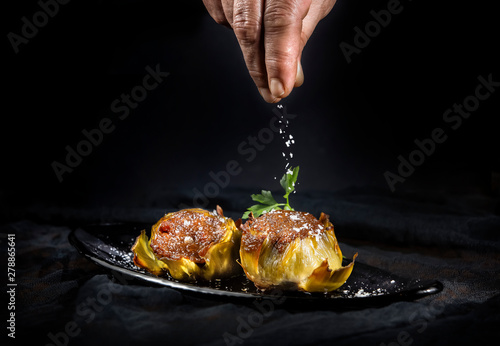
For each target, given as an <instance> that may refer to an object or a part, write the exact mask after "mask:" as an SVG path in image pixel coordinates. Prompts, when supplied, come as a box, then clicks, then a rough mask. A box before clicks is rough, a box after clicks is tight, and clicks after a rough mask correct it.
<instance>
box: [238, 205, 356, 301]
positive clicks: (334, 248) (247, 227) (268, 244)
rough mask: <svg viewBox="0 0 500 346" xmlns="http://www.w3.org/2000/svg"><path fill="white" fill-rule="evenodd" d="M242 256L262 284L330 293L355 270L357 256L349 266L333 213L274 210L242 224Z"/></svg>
mask: <svg viewBox="0 0 500 346" xmlns="http://www.w3.org/2000/svg"><path fill="white" fill-rule="evenodd" d="M239 227H240V229H241V230H242V238H241V246H240V258H241V266H242V267H243V270H244V271H245V274H246V276H247V277H248V278H249V279H250V280H251V281H253V282H254V284H255V285H256V286H257V288H259V289H262V290H265V289H267V288H271V287H281V288H283V289H298V290H301V291H305V292H329V291H332V290H335V289H337V288H339V287H340V286H342V285H343V284H344V283H345V281H346V280H347V278H348V277H349V276H350V275H351V272H352V269H353V265H354V259H355V258H356V256H357V254H356V255H355V256H354V259H353V261H352V262H351V263H350V264H349V265H347V266H345V267H343V266H342V252H341V251H340V247H339V245H338V242H337V238H336V237H335V233H334V230H333V225H332V224H331V223H330V221H329V220H328V215H326V214H324V213H321V216H320V218H319V220H318V219H316V218H315V217H314V216H313V215H311V214H309V213H305V212H299V211H294V210H273V211H270V212H267V213H265V214H263V215H261V216H260V217H258V218H254V217H253V215H252V214H251V215H250V219H249V220H248V221H247V222H246V223H245V224H240V225H239Z"/></svg>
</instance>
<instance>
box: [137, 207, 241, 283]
mask: <svg viewBox="0 0 500 346" xmlns="http://www.w3.org/2000/svg"><path fill="white" fill-rule="evenodd" d="M240 239H241V232H240V230H238V228H237V227H236V225H235V224H234V221H233V220H232V219H230V218H227V217H224V215H223V212H222V209H221V208H220V207H219V206H217V211H216V212H209V211H207V210H203V209H199V208H193V209H183V210H180V211H177V212H173V213H169V214H167V215H165V216H164V217H162V218H161V219H160V220H159V221H158V222H157V223H156V224H155V225H154V226H153V227H152V228H151V239H150V240H148V237H147V235H146V232H145V231H144V230H143V231H142V232H141V235H140V236H139V237H138V238H137V240H136V242H135V244H134V245H133V247H132V251H133V253H134V263H135V265H137V266H138V267H141V268H144V269H146V270H147V271H149V272H151V273H153V274H155V275H161V274H163V273H165V272H166V271H168V272H169V273H170V275H171V276H172V277H173V278H174V279H177V280H181V281H193V280H201V279H203V280H212V279H219V278H224V277H229V276H232V275H235V274H237V273H239V272H241V268H240V266H239V265H238V263H237V259H238V251H239V247H240Z"/></svg>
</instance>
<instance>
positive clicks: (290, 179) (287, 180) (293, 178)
mask: <svg viewBox="0 0 500 346" xmlns="http://www.w3.org/2000/svg"><path fill="white" fill-rule="evenodd" d="M298 176H299V167H298V166H297V167H295V168H293V169H289V170H288V171H287V172H286V173H285V175H283V177H282V178H281V180H280V184H281V187H282V188H283V189H284V190H285V195H284V196H283V197H285V198H287V199H288V196H289V195H290V193H291V192H293V190H295V183H296V182H297V177H298ZM287 204H288V203H287Z"/></svg>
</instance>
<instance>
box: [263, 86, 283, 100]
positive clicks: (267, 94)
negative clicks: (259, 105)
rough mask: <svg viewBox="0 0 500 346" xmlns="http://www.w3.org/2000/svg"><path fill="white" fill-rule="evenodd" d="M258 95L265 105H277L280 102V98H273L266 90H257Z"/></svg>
mask: <svg viewBox="0 0 500 346" xmlns="http://www.w3.org/2000/svg"><path fill="white" fill-rule="evenodd" d="M259 93H260V96H262V98H263V99H264V101H266V102H267V103H278V102H280V101H281V98H280V97H275V96H274V95H273V94H272V93H271V91H270V90H269V89H268V88H259Z"/></svg>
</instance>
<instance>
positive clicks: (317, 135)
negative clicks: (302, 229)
mask: <svg viewBox="0 0 500 346" xmlns="http://www.w3.org/2000/svg"><path fill="white" fill-rule="evenodd" d="M401 4H402V6H403V11H402V12H401V13H400V14H398V15H395V16H394V17H393V18H392V20H391V23H390V24H389V25H388V26H387V27H386V28H383V29H382V30H381V33H380V34H379V35H378V36H376V37H374V38H372V40H371V42H370V44H369V45H368V46H367V47H366V48H364V49H362V52H361V53H360V54H354V55H353V56H352V62H351V63H347V61H346V59H345V57H344V56H343V54H342V51H341V49H340V43H341V42H346V43H349V44H353V37H354V27H355V26H358V27H361V28H362V27H364V25H365V24H366V23H367V22H369V21H371V20H373V18H372V17H371V15H370V11H371V10H376V11H378V10H381V9H384V8H386V6H387V1H363V0H357V1H339V2H338V3H337V4H336V5H335V7H334V9H333V11H332V12H331V13H330V14H329V16H328V17H327V18H326V19H325V20H323V21H322V22H321V23H320V24H319V26H318V28H317V30H316V32H315V34H314V35H313V36H312V38H311V40H310V42H309V43H308V45H307V47H306V50H305V51H304V54H303V68H304V72H305V76H306V80H305V83H304V85H303V86H302V87H301V88H298V89H296V90H294V91H293V93H292V95H291V96H290V97H289V98H287V99H285V100H284V101H282V102H281V104H283V105H284V106H286V107H287V111H288V113H292V114H296V115H297V118H295V119H294V120H292V121H291V122H290V127H289V134H292V135H293V136H294V138H295V140H296V144H295V145H294V146H293V147H292V152H293V154H294V158H293V160H291V161H290V162H291V164H292V165H294V166H295V165H300V167H301V173H300V176H299V182H300V185H299V186H298V193H300V192H302V193H306V192H307V191H317V190H320V191H338V190H342V189H346V188H349V187H352V186H356V187H360V188H378V189H381V190H383V191H389V187H388V185H387V183H386V181H385V179H384V176H383V174H384V172H385V171H388V170H389V171H392V172H396V170H397V165H398V160H397V157H398V155H403V156H405V157H407V156H408V154H409V153H410V152H411V151H412V150H414V149H415V145H414V144H413V141H414V140H415V139H423V138H428V137H429V136H430V133H431V131H432V130H433V129H434V128H437V127H442V128H443V129H445V130H446V133H447V134H448V139H447V140H446V141H445V142H444V143H443V144H438V145H437V147H436V151H435V153H434V154H432V155H431V156H430V157H428V158H426V160H425V162H424V164H422V165H421V166H420V167H417V169H416V171H415V173H414V174H413V175H412V176H410V177H409V178H408V179H407V181H405V182H404V183H401V184H398V185H396V189H397V190H398V191H402V190H408V189H417V190H451V191H458V192H460V191H471V190H473V191H478V192H480V193H483V194H494V193H495V190H494V188H495V187H494V186H495V179H494V178H492V174H493V175H494V172H498V171H499V170H500V166H499V157H500V155H498V148H499V140H498V127H497V126H495V122H494V118H495V117H496V116H497V115H498V96H497V94H498V93H499V92H500V91H497V92H496V93H494V94H492V96H491V97H490V98H489V99H488V100H486V101H483V102H481V104H480V107H479V108H478V110H477V111H476V112H474V113H473V114H472V115H471V116H470V118H469V119H467V120H465V121H464V122H463V124H462V125H461V126H460V127H459V128H458V129H457V130H451V129H450V128H449V126H448V125H446V124H445V123H444V122H443V118H442V115H443V113H444V111H445V110H446V109H448V108H450V107H452V106H453V104H454V103H461V102H462V101H463V99H464V98H465V97H467V96H469V95H472V94H473V93H474V90H475V87H476V85H477V84H478V80H477V77H478V76H479V75H481V76H483V77H485V78H486V77H487V76H488V75H489V74H493V80H500V74H499V73H498V72H497V71H498V69H497V64H498V61H499V60H498V38H497V34H498V32H499V30H498V20H497V18H495V15H494V13H495V12H494V10H493V7H492V6H493V5H483V4H477V3H471V2H451V1H448V2H440V3H439V4H436V3H435V2H431V1H411V2H410V1H402V2H401ZM8 6H9V7H10V8H9V9H8V11H3V15H4V16H6V18H5V19H6V20H2V22H3V23H5V27H4V28H3V33H4V40H3V46H4V53H3V54H2V55H3V56H4V57H6V58H5V59H2V60H3V67H4V70H5V71H4V73H3V76H4V78H3V84H4V91H3V92H2V93H3V98H4V102H3V107H2V108H3V116H2V126H1V129H2V136H1V137H2V139H1V140H2V143H1V147H2V162H3V164H2V188H1V189H0V198H1V201H2V205H1V207H2V218H4V221H6V220H10V219H16V218H20V217H23V216H25V213H26V210H28V209H29V208H28V209H27V207H30V208H33V206H34V207H35V208H36V207H37V206H47V205H49V206H50V205H54V206H65V207H66V206H72V207H75V208H79V207H87V206H94V207H100V206H141V205H143V204H144V205H145V204H147V203H146V201H148V200H150V199H151V198H150V197H151V196H154V195H155V194H157V193H158V192H159V191H161V192H162V193H167V194H168V191H176V190H178V189H185V190H187V191H189V193H191V194H192V195H194V189H198V190H200V191H203V188H204V187H205V186H206V184H207V183H209V182H211V181H212V180H211V178H210V176H209V172H211V171H213V172H220V171H222V170H224V169H225V166H226V163H227V162H228V161H229V160H236V161H237V162H238V163H239V164H240V166H241V168H242V171H241V173H240V174H238V175H237V176H235V177H232V178H231V181H230V184H229V185H228V187H227V188H226V189H221V191H220V195H222V196H223V195H224V193H225V191H226V190H227V189H230V188H248V189H249V190H251V191H252V192H258V191H259V190H260V189H261V188H266V189H278V188H279V185H278V183H277V182H276V181H275V180H274V179H273V178H274V177H280V176H281V175H282V174H283V173H284V166H285V163H286V162H285V160H284V159H283V157H282V154H281V152H282V151H284V149H285V146H284V143H283V141H282V140H281V139H280V138H279V137H278V136H276V137H275V139H274V141H273V142H272V143H270V144H268V145H266V147H265V149H264V150H263V151H261V152H259V153H258V155H257V156H256V158H255V159H254V160H252V161H251V162H247V161H246V160H245V158H246V156H243V155H241V153H239V152H238V146H239V145H240V144H241V143H242V142H243V141H246V140H247V138H248V136H256V135H257V134H258V133H259V131H260V130H261V129H263V128H266V127H268V126H269V121H270V119H271V117H272V116H273V109H274V108H276V105H270V104H267V103H265V102H264V101H263V100H262V99H261V98H260V96H259V94H258V92H257V90H256V88H255V87H254V85H253V82H252V81H251V79H250V77H249V76H248V72H247V70H246V67H245V65H244V61H243V58H242V54H241V52H240V50H239V47H238V45H237V42H236V40H235V38H234V35H233V33H232V32H231V31H230V30H229V29H227V28H224V27H221V26H218V25H217V24H215V22H214V21H213V20H212V19H211V18H210V17H209V16H208V15H207V13H206V11H205V9H204V7H203V4H202V3H201V1H177V2H176V4H175V5H173V4H170V2H169V4H165V2H160V1H149V0H145V1H132V0H130V1H71V2H69V3H68V4H66V5H60V8H59V10H58V13H57V14H56V15H55V16H54V17H53V18H50V19H49V20H48V23H47V24H46V25H45V26H43V27H42V28H40V29H39V32H38V33H37V35H36V36H35V37H33V38H31V39H30V40H29V42H28V43H27V44H21V45H20V46H19V52H18V53H17V54H16V53H15V52H14V50H13V48H12V46H11V44H10V42H9V40H8V37H7V35H8V33H9V32H14V33H16V34H20V32H21V28H22V25H23V23H22V21H21V19H22V17H24V16H26V17H27V18H28V19H30V18H32V16H33V14H35V13H36V12H37V11H40V6H39V5H38V4H37V2H36V1H24V2H22V3H19V2H16V4H12V3H10V4H9V5H8ZM157 64H159V66H160V69H161V70H162V71H164V72H169V73H170V75H169V76H168V77H167V78H165V80H164V82H163V83H161V84H160V86H159V87H158V88H156V89H155V90H153V91H151V92H149V93H148V95H147V98H146V100H145V101H143V102H141V103H140V104H139V105H138V107H137V108H136V109H135V110H133V111H132V112H131V113H130V115H129V117H128V118H126V119H125V120H119V119H118V117H117V114H115V113H113V112H112V111H111V109H110V104H111V103H112V102H113V101H114V100H115V99H117V98H119V97H120V95H121V94H122V93H130V90H131V89H132V88H133V87H135V86H137V85H140V84H142V79H143V77H144V75H145V74H146V73H147V72H146V70H145V67H146V66H151V67H154V66H156V65H157ZM105 117H108V118H110V119H112V120H113V124H115V125H116V128H115V130H114V131H113V132H112V133H110V134H106V135H105V136H104V139H103V141H102V143H101V144H100V145H99V146H97V147H95V148H93V150H92V153H91V154H90V155H88V156H87V157H84V158H83V160H82V163H81V164H80V165H79V166H77V167H76V168H75V169H74V170H73V172H71V173H66V174H64V176H63V178H64V179H63V181H62V182H59V181H58V179H57V177H56V174H55V173H54V171H53V169H52V167H51V164H52V163H53V162H54V161H58V162H60V163H65V162H64V161H65V156H66V150H65V147H66V146H68V145H69V146H71V147H72V148H75V147H76V145H77V143H78V142H80V141H81V140H82V139H84V137H83V135H82V130H84V129H87V130H90V129H93V128H96V127H97V126H98V124H99V121H100V120H101V119H103V118H105ZM250 202H251V201H250V200H249V203H250ZM31 210H32V209H31Z"/></svg>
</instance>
